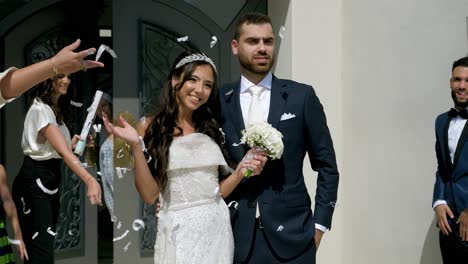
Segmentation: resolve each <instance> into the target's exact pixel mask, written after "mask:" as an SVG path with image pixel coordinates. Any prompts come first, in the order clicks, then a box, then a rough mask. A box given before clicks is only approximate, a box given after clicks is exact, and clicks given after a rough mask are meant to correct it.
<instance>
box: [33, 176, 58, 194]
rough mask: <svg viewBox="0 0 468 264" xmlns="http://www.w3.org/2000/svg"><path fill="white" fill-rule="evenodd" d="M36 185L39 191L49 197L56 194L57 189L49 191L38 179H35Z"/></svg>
mask: <svg viewBox="0 0 468 264" xmlns="http://www.w3.org/2000/svg"><path fill="white" fill-rule="evenodd" d="M36 183H37V186H39V188H41V190H42V191H43V192H45V193H47V194H49V195H54V194H56V193H57V192H58V188H57V189H54V190H49V189H47V188H46V187H45V186H44V185H43V184H42V182H41V179H40V178H37V179H36Z"/></svg>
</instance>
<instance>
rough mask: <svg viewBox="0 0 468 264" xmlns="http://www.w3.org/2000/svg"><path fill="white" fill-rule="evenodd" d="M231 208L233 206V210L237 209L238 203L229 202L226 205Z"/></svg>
mask: <svg viewBox="0 0 468 264" xmlns="http://www.w3.org/2000/svg"><path fill="white" fill-rule="evenodd" d="M231 206H234V209H237V206H239V203H238V202H236V201H231V202H230V203H229V204H228V207H231Z"/></svg>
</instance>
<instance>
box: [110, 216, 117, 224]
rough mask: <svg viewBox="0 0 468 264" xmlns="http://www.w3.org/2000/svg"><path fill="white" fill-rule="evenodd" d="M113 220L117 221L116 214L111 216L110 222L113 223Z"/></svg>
mask: <svg viewBox="0 0 468 264" xmlns="http://www.w3.org/2000/svg"><path fill="white" fill-rule="evenodd" d="M115 221H117V216H115V215H113V216H111V222H112V223H115Z"/></svg>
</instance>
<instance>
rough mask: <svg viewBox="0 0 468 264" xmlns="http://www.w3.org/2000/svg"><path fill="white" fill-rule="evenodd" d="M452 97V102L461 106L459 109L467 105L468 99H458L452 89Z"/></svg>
mask: <svg viewBox="0 0 468 264" xmlns="http://www.w3.org/2000/svg"><path fill="white" fill-rule="evenodd" d="M452 99H453V103H454V104H455V107H457V108H461V109H464V108H467V107H468V101H465V102H461V101H458V100H457V96H456V95H455V92H454V91H452Z"/></svg>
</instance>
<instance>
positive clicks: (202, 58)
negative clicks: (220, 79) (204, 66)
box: [175, 53, 218, 73]
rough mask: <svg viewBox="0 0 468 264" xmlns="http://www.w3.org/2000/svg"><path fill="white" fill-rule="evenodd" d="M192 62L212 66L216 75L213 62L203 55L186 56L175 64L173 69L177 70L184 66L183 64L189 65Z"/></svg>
mask: <svg viewBox="0 0 468 264" xmlns="http://www.w3.org/2000/svg"><path fill="white" fill-rule="evenodd" d="M194 61H206V62H208V63H209V64H211V66H213V69H214V70H215V72H216V73H218V71H217V70H216V66H215V64H214V62H213V60H211V59H210V58H209V57H208V56H206V55H205V54H203V53H194V54H191V55H188V56H186V57H184V58H183V59H181V60H180V61H179V63H177V65H176V66H175V68H176V69H178V68H180V67H182V66H184V65H185V64H187V63H190V62H194Z"/></svg>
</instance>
